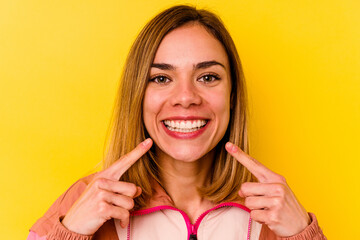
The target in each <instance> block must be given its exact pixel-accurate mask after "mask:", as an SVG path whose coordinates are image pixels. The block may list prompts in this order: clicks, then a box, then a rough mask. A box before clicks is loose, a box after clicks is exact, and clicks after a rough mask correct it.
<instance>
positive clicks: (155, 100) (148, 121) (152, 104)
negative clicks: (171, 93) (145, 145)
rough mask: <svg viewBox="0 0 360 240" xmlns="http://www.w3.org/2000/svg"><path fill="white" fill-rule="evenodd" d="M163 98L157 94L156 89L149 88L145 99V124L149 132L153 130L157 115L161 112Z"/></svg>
mask: <svg viewBox="0 0 360 240" xmlns="http://www.w3.org/2000/svg"><path fill="white" fill-rule="evenodd" d="M162 102H163V99H162V98H161V95H159V94H155V93H154V91H152V90H151V89H149V88H147V89H146V91H145V96H144V101H143V116H144V124H145V127H146V129H147V131H148V132H152V130H153V126H154V124H156V122H157V121H156V117H157V115H158V113H159V112H160V109H161V106H162Z"/></svg>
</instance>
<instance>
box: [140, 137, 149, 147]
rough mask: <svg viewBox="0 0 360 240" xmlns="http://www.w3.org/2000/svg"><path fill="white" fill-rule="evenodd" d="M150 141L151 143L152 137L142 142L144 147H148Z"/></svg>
mask: <svg viewBox="0 0 360 240" xmlns="http://www.w3.org/2000/svg"><path fill="white" fill-rule="evenodd" d="M150 143H151V139H150V138H148V139H146V140H145V141H143V142H142V145H143V146H144V147H147V146H148V145H149V144H150Z"/></svg>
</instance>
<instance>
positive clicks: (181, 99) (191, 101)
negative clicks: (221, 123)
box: [170, 81, 202, 108]
mask: <svg viewBox="0 0 360 240" xmlns="http://www.w3.org/2000/svg"><path fill="white" fill-rule="evenodd" d="M170 101H171V104H172V106H181V107H183V108H189V107H191V106H196V105H200V104H201V102H202V100H201V96H200V95H199V90H198V89H197V88H196V86H194V84H193V83H192V82H191V81H181V82H178V84H177V86H176V87H175V88H174V91H173V96H172V97H171V100H170Z"/></svg>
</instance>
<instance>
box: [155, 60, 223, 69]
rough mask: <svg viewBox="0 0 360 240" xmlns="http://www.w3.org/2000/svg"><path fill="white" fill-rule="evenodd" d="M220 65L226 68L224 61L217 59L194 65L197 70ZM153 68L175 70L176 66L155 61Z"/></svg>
mask: <svg viewBox="0 0 360 240" xmlns="http://www.w3.org/2000/svg"><path fill="white" fill-rule="evenodd" d="M216 65H219V66H221V67H223V68H224V69H225V70H226V68H225V66H224V65H223V64H222V63H219V62H217V61H204V62H199V63H198V64H196V65H194V67H193V69H194V70H197V69H204V68H209V67H211V66H216ZM151 67H152V68H159V69H161V70H172V71H173V70H175V69H176V67H175V66H173V65H171V64H168V63H153V64H151Z"/></svg>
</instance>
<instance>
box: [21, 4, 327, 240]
mask: <svg viewBox="0 0 360 240" xmlns="http://www.w3.org/2000/svg"><path fill="white" fill-rule="evenodd" d="M246 102H247V99H246V87H245V81H244V77H243V72H242V69H241V64H240V60H239V56H238V53H237V51H236V48H235V45H234V43H233V41H232V39H231V37H230V35H229V33H228V32H227V31H226V29H225V27H224V25H223V24H222V22H221V21H220V20H219V18H218V17H217V16H215V15H214V14H212V13H210V12H208V11H205V10H196V9H195V8H193V7H189V6H175V7H172V8H170V9H167V10H165V11H164V12H162V13H160V14H159V15H157V16H156V17H155V18H154V19H152V20H151V21H150V22H149V23H148V24H147V25H146V26H145V28H144V29H143V30H142V31H141V33H140V34H139V36H138V37H137V39H136V41H135V43H134V44H133V46H132V48H131V50H130V53H129V56H128V59H127V62H126V64H125V69H124V73H123V76H122V79H121V86H120V89H119V92H118V99H117V104H116V106H115V113H114V118H113V122H112V132H111V137H110V141H109V147H108V149H107V153H108V154H107V157H106V159H105V166H104V169H105V170H103V171H102V172H98V173H95V174H93V175H90V176H88V177H85V178H83V179H80V180H79V181H78V182H76V183H75V184H74V185H73V186H71V187H70V188H69V190H68V191H66V192H65V193H64V194H63V195H62V196H60V198H59V199H58V200H57V201H56V202H55V203H54V204H53V205H52V206H51V208H50V209H49V210H48V211H47V212H46V213H45V215H44V216H43V217H42V218H40V219H39V220H38V221H37V222H36V223H35V225H34V226H33V227H32V228H31V231H30V234H29V237H28V239H29V240H33V239H48V240H50V239H69V240H70V239H73V240H75V239H84V240H85V239H99V240H100V239H101V240H102V239H120V240H124V239H244V240H245V239H288V240H290V239H291V240H297V239H319V240H320V239H326V238H325V236H324V235H323V234H322V231H321V229H320V228H319V226H318V224H317V221H316V218H315V216H314V215H313V214H311V213H307V212H306V211H305V209H304V208H303V207H302V205H301V204H300V203H299V202H298V201H297V199H296V197H295V195H294V194H293V193H292V191H291V189H290V188H289V186H288V185H287V184H286V181H285V179H284V178H283V177H282V176H280V175H278V174H276V173H274V172H272V171H270V170H269V169H267V168H266V167H265V166H263V165H262V164H261V163H259V162H258V161H256V160H255V159H253V158H251V157H250V156H249V155H247V153H248V139H247V117H246V115H247V108H246Z"/></svg>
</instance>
